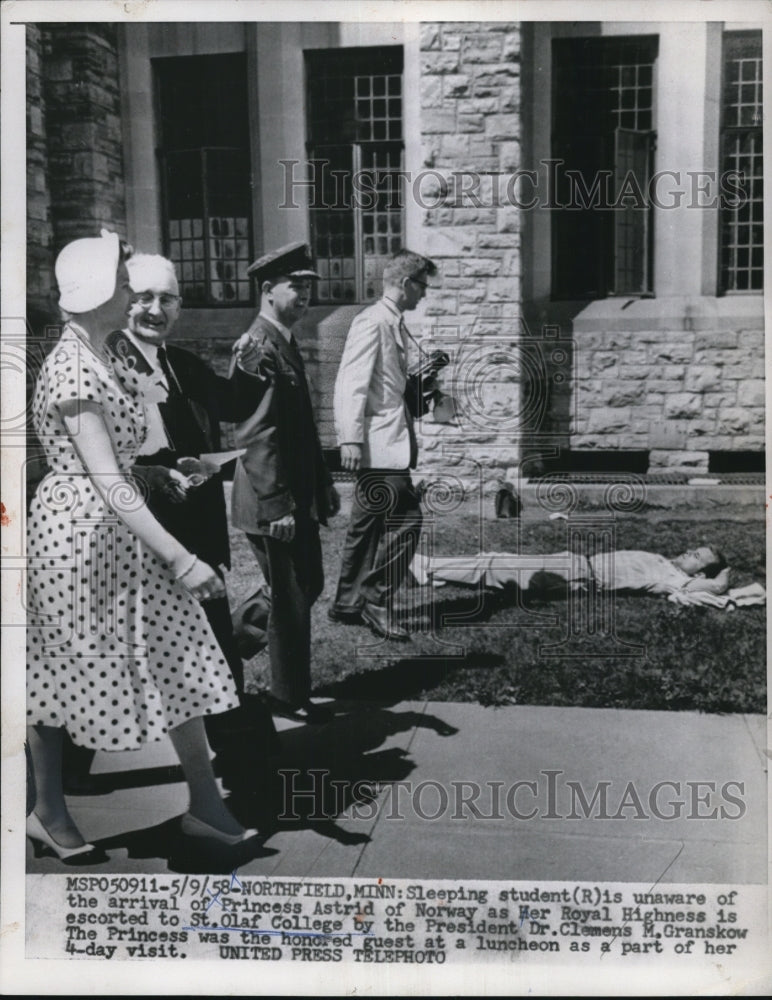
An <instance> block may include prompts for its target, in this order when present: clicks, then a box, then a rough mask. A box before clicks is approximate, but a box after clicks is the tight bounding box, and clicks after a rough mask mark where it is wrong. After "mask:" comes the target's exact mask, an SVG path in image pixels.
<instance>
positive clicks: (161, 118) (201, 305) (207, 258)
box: [151, 51, 255, 309]
mask: <svg viewBox="0 0 772 1000" xmlns="http://www.w3.org/2000/svg"><path fill="white" fill-rule="evenodd" d="M203 60H210V61H214V60H218V61H220V62H223V61H225V60H232V61H233V62H234V64H240V65H239V66H238V69H237V71H236V72H237V75H243V79H244V86H245V94H244V101H245V119H244V123H243V127H240V128H239V133H240V135H242V136H243V142H242V144H241V145H239V146H232V145H227V146H226V145H217V144H206V145H199V146H179V147H177V146H174V147H171V146H167V145H166V136H165V135H164V122H165V114H164V107H163V103H164V102H163V97H162V87H163V80H162V77H163V76H164V75H165V74H167V73H169V72H170V68H172V64H173V63H176V64H177V65H181V64H182V62H183V61H184V62H185V63H187V64H188V66H190V65H192V63H193V62H194V61H198V62H202V61H203ZM213 64H214V63H213V62H210V65H213ZM247 66H248V60H247V54H246V52H242V51H235V52H224V53H205V54H191V55H183V56H161V57H157V58H153V59H151V72H152V84H153V103H154V113H155V120H156V124H157V127H156V136H157V140H158V144H157V146H156V148H155V159H156V170H157V175H158V178H159V192H160V224H161V241H162V246H163V253H164V255H165V256H167V257H169V258H170V259H172V260H173V261H174V264H175V267H176V269H177V276H178V280H179V283H180V292H181V294H182V296H183V298H184V299H185V303H186V307H187V308H194V309H239V308H240V309H245V308H253V307H254V305H255V289H254V282H253V281H252V280H251V279H250V278H249V277H247V278H246V279H245V278H239V275H238V265H239V263H240V262H241V258H239V257H237V258H235V265H236V274H235V278H234V283H238V282H241V283H242V284H245V283H246V284H247V296H246V298H238V296H237V297H236V298H234V299H230V300H221V299H217V298H216V297H215V296H214V295H212V292H211V287H212V282H214V281H217V280H218V279H217V278H214V277H212V274H211V270H212V264H213V263H215V262H216V261H217V260H218V259H220V258H216V257H214V256H213V255H212V250H211V246H210V240H211V239H217V238H218V237H217V236H215V235H214V234H212V233H211V231H210V230H211V220H212V219H213V218H219V216H210V213H209V204H210V194H211V192H210V191H209V190H208V165H207V159H208V154H211V153H215V154H216V153H224V152H232V153H235V154H237V155H239V156H242V157H244V158H245V160H246V164H247V172H248V174H249V175H250V177H251V175H252V172H253V166H252V162H251V142H250V122H249V99H248V93H247V92H246V88H247V87H248V82H249V77H248V71H247ZM190 153H198V154H199V156H200V159H201V169H200V173H199V175H198V176H199V178H200V182H201V188H202V211H203V217H202V230H203V232H202V236H201V239H202V241H203V244H204V258H203V262H204V278H203V282H201V283H203V285H204V299H203V300H201V299H198V298H195V299H193V298H191V293H190V291H188V293H187V295H186V293H185V285H186V284H189V283H195V284H198V283H200V282H198V281H197V280H196V279H193V282H190V281H189V280H188V279H184V278H183V274H182V266H183V264H184V263H185V260H184V259H181V260H177V259H176V258H173V257H172V247H171V244H172V236H171V235H170V222H171V221H173V220H171V219H170V216H169V205H170V195H169V183H170V182H169V172H168V158H169V157H171V156H175V155H184V154H190ZM249 190H250V189H249V188H247V190H246V191H245V200H244V216H243V217H244V218H246V223H247V225H246V235H245V236H236V234H235V233H234V234H233V237H232V238H233V239H234V240H236V239H246V241H247V253H246V256H245V257H244V260H245V261H246V266H248V265H249V263H250V262H251V261H252V260H253V259H254V222H253V218H252V211H253V207H252V199H251V196H250V194H249ZM194 238H195V237H194ZM197 259H198V258H194V261H195V260H197ZM219 280H221V281H222V282H223V283H225V282H226V281H227V280H228V279H224V278H223V279H219Z"/></svg>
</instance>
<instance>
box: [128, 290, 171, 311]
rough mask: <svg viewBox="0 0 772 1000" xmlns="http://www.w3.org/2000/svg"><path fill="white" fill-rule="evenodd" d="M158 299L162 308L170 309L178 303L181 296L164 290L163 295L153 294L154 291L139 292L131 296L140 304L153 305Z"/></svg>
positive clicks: (132, 299)
mask: <svg viewBox="0 0 772 1000" xmlns="http://www.w3.org/2000/svg"><path fill="white" fill-rule="evenodd" d="M156 299H157V300H158V304H159V305H160V307H161V308H162V309H170V308H171V307H172V306H176V305H177V304H178V302H179V301H180V296H179V295H170V294H169V293H168V292H164V293H163V294H162V295H153V293H152V292H139V293H138V294H136V295H132V297H131V301H132V302H133V303H136V304H137V305H140V306H152V304H153V303H154V302H155V301H156Z"/></svg>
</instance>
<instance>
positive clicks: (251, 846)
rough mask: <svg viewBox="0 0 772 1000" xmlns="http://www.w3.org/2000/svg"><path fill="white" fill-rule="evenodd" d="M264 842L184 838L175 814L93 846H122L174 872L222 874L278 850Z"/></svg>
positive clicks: (137, 856) (257, 839)
mask: <svg viewBox="0 0 772 1000" xmlns="http://www.w3.org/2000/svg"><path fill="white" fill-rule="evenodd" d="M264 841H265V838H264V837H256V838H252V839H251V840H247V841H244V843H243V844H236V845H233V846H226V845H224V844H221V843H218V842H217V841H214V840H209V839H205V838H200V837H186V836H185V835H184V834H183V833H182V831H181V829H180V817H179V816H174V817H173V818H172V819H168V820H165V821H164V822H163V823H158V824H156V825H154V826H148V827H144V828H142V829H140V830H129V831H126V832H124V833H119V834H115V835H114V836H111V837H105V838H103V839H102V840H100V841H99V842H98V844H97V845H95V846H98V847H99V848H101V849H102V850H104V851H111V850H119V849H123V850H125V851H126V852H127V854H128V856H129V857H130V858H134V859H136V858H139V859H145V858H156V859H161V860H164V861H166V863H167V865H168V867H169V870H170V871H174V872H181V873H183V874H204V873H206V874H213V875H220V874H223V875H224V874H228V873H229V872H231V871H233V870H234V868H238V867H239V866H240V865H243V864H246V863H247V862H248V861H251V860H253V859H254V858H267V857H271V856H272V855H274V854H278V853H279V852H278V851H277V850H276V849H275V848H272V847H266V846H265V843H264Z"/></svg>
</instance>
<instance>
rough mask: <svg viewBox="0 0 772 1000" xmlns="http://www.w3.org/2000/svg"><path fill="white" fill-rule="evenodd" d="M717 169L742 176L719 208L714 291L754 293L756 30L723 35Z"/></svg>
mask: <svg viewBox="0 0 772 1000" xmlns="http://www.w3.org/2000/svg"><path fill="white" fill-rule="evenodd" d="M723 63H724V66H723V79H722V89H721V169H722V172H723V173H724V174H725V175H726V172H728V171H732V172H733V173H734V174H735V175H738V174H739V175H742V181H741V182H738V183H736V184H733V186H736V187H738V188H740V189H741V195H740V197H739V198H737V199H732V200H733V201H735V202H736V203H735V204H730V203H729V201H728V199H725V201H724V204H723V205H722V210H721V266H720V272H721V273H720V287H721V290H722V291H724V292H748V291H760V290H761V289H762V288H763V279H764V221H763V197H764V196H763V186H764V180H763V178H764V171H763V159H762V139H763V136H762V126H761V121H762V77H761V32H760V31H732V32H727V33H726V34H725V35H724V59H723Z"/></svg>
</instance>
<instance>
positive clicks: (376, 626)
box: [362, 604, 410, 642]
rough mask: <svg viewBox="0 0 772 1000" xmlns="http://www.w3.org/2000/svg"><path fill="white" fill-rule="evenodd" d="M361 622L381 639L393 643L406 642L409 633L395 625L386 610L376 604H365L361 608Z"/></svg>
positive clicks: (391, 616)
mask: <svg viewBox="0 0 772 1000" xmlns="http://www.w3.org/2000/svg"><path fill="white" fill-rule="evenodd" d="M362 621H363V622H364V623H365V625H368V626H369V627H370V631H371V632H374V633H375V635H377V636H380V637H381V638H383V639H391V640H393V641H394V642H407V640H408V639H409V638H410V633H409V632H408V631H407V629H405V628H403V627H402V626H401V625H399V624H397V622H396V621H395V620H394V617H393V615H392V614H391V613H390V612H389V610H388V608H382V607H381V606H380V605H378V604H365V605H364V607H363V608H362Z"/></svg>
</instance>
